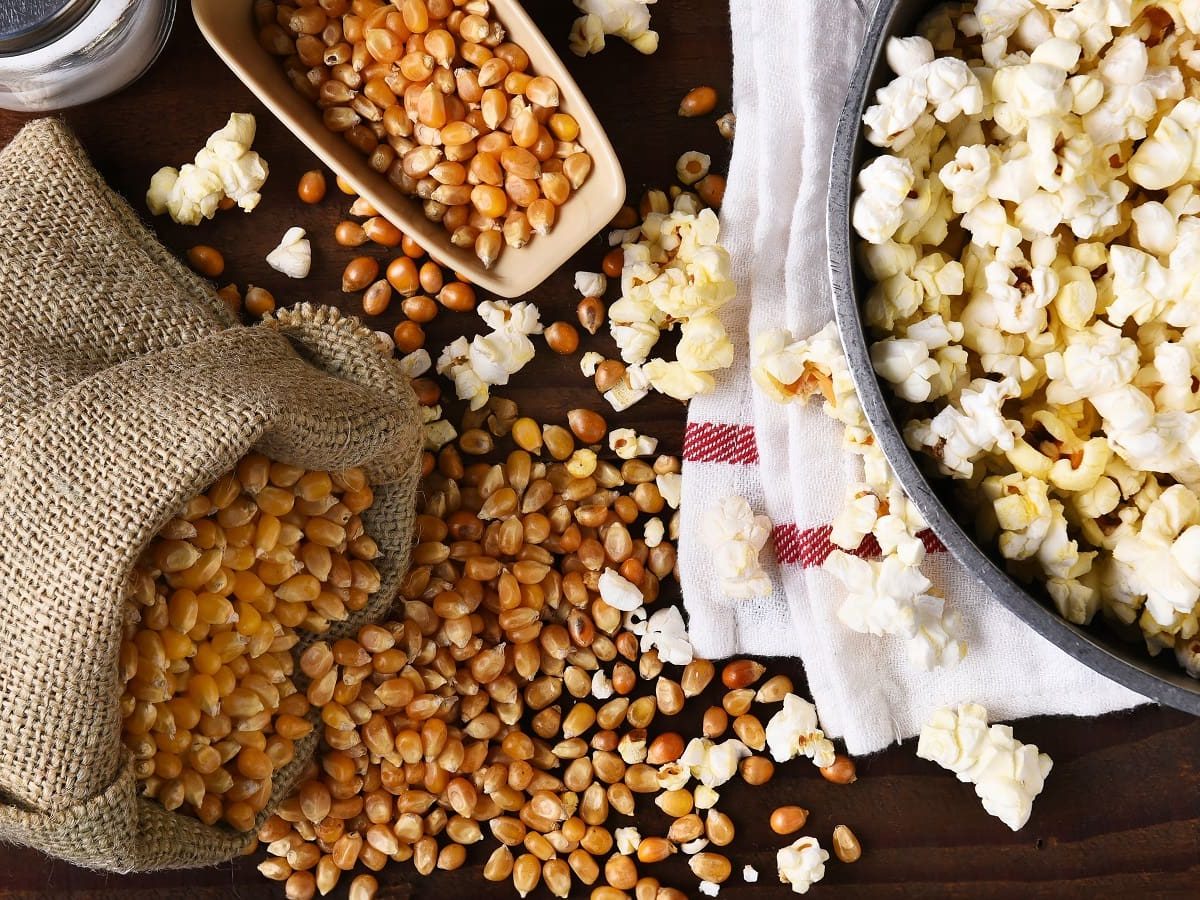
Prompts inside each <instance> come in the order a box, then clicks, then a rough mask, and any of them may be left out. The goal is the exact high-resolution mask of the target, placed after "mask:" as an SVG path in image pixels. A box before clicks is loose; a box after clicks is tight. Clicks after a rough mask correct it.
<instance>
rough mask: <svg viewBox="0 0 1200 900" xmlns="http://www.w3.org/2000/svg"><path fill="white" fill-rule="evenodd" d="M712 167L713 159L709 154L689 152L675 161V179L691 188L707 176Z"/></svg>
mask: <svg viewBox="0 0 1200 900" xmlns="http://www.w3.org/2000/svg"><path fill="white" fill-rule="evenodd" d="M711 165H712V158H711V157H710V156H709V155H708V154H707V153H701V152H699V151H698V150H689V151H687V152H686V153H684V154H683V155H682V156H680V157H679V159H677V160H676V161H675V177H676V178H678V179H679V181H680V183H682V184H686V185H689V186H690V185H693V184H695V183H696V182H697V181H699V180H700V179H701V178H703V177H704V176H705V175H707V174H708V168H709V166H711Z"/></svg>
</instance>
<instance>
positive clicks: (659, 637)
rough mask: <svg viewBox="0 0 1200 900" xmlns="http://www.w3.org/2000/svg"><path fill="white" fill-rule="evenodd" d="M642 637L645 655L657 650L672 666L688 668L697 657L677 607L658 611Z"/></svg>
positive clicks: (650, 619)
mask: <svg viewBox="0 0 1200 900" xmlns="http://www.w3.org/2000/svg"><path fill="white" fill-rule="evenodd" d="M605 602H606V603H607V602H608V601H607V600H606V601H605ZM610 605H611V604H610ZM635 633H637V632H635ZM640 637H641V644H640V645H641V650H642V652H643V653H648V652H650V651H651V650H657V651H658V658H659V659H660V660H662V661H663V662H665V663H669V664H670V665H675V666H686V665H687V664H688V663H690V662H691V661H692V659H693V657H694V656H695V653H694V651H693V650H692V642H691V640H690V639H689V638H688V633H687V625H685V624H684V621H683V616H682V615H681V614H680V612H679V607H677V606H668V607H665V608H663V609H660V610H656V611H655V612H654V614H653V615H651V616H650V617H649V618H648V619H647V620H646V623H645V626H644V630H643V631H641V632H640Z"/></svg>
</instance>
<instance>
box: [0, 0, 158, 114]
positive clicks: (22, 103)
mask: <svg viewBox="0 0 1200 900" xmlns="http://www.w3.org/2000/svg"><path fill="white" fill-rule="evenodd" d="M174 19H175V0H0V107H3V108H5V109H15V110H20V111H22V112H46V111H49V110H55V109H63V108H65V107H68V106H78V105H79V104H81V103H87V102H89V101H91V100H96V99H99V98H100V97H104V96H107V95H109V94H112V93H115V92H117V91H119V90H120V89H121V88H123V87H125V86H126V85H128V84H131V83H132V82H134V81H136V80H137V79H138V77H140V76H141V75H142V73H143V72H145V71H146V70H147V69H148V68H150V65H151V64H152V63H153V62H154V60H155V59H156V58H157V57H158V54H159V53H160V52H161V51H162V48H163V45H164V44H166V42H167V37H168V36H169V35H170V33H171V24H172V22H173V21H174Z"/></svg>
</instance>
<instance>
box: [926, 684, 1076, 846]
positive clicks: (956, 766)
mask: <svg viewBox="0 0 1200 900" xmlns="http://www.w3.org/2000/svg"><path fill="white" fill-rule="evenodd" d="M917 756H919V757H921V758H922V759H928V760H931V761H932V762H935V763H937V764H938V765H939V766H941V767H942V768H944V769H949V770H950V771H952V772H954V774H955V775H956V776H957V777H958V780H959V781H964V782H966V783H968V784H973V785H975V793H976V794H978V796H979V799H980V800H982V801H983V808H984V809H985V810H987V812H988V813H989V814H990V815H993V816H995V817H996V818H998V819H1000V821H1002V822H1003V823H1004V824H1005V825H1007V826H1008V827H1009V828H1011V829H1012V830H1013V831H1019V830H1020V829H1021V828H1022V827H1024V825H1025V823H1026V822H1028V821H1029V816H1030V814H1031V813H1032V812H1033V801H1034V800H1035V799H1036V798H1037V795H1038V794H1040V793H1041V792H1042V788H1043V786H1044V785H1045V781H1046V776H1047V775H1048V774H1049V773H1050V769H1051V767H1052V766H1053V762H1052V761H1051V759H1050V757H1049V756H1047V755H1046V754H1045V753H1038V748H1037V747H1035V746H1033V745H1032V744H1022V743H1021V742H1020V741H1018V740H1016V739H1015V738H1013V734H1012V728H1010V727H1009V726H1007V725H992V726H990V727H989V726H988V722H987V710H986V709H984V708H983V707H982V706H980V705H979V704H977V703H968V704H964V705H962V706H960V707H958V709H957V710H955V709H950V708H944V709H939V710H938V711H937V712H935V713H934V714H933V715H932V716H931V717H930V719H929V721H928V722H927V723H926V724H925V726H924V727H923V728H922V729H921V735H920V738H919V739H918V741H917Z"/></svg>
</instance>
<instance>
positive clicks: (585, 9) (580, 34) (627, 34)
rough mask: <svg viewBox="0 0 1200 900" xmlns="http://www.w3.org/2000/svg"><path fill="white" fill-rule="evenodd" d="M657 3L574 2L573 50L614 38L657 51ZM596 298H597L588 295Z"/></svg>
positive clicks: (595, 48) (592, 48)
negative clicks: (653, 21) (653, 15)
mask: <svg viewBox="0 0 1200 900" xmlns="http://www.w3.org/2000/svg"><path fill="white" fill-rule="evenodd" d="M654 2H655V0H575V6H576V8H578V9H579V11H580V12H582V13H583V15H582V16H580V17H579V18H578V19H576V20H575V23H574V24H573V25H572V26H571V35H570V47H571V52H572V53H574V54H575V55H576V56H587V55H588V54H589V53H599V52H600V51H601V50H603V49H604V36H605V35H613V36H615V37H619V38H621V39H622V40H624V41H625V42H626V43H628V44H629V45H630V46H631V47H633V48H634V49H635V50H637V51H638V52H639V53H653V52H654V51H655V50H657V49H658V32H657V31H651V30H650V11H649V10H648V9H647V8H646V7H647V6H649V5H650V4H652V3H654ZM589 296H597V295H589Z"/></svg>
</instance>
